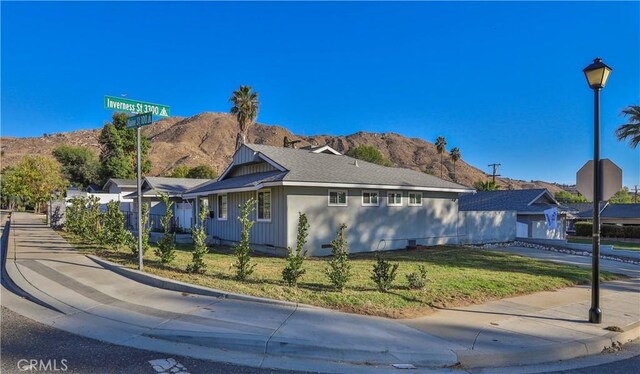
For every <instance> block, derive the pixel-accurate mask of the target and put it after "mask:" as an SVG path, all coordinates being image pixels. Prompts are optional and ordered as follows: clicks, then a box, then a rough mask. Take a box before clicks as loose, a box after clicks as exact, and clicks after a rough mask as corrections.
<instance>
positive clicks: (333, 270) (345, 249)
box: [326, 223, 351, 292]
mask: <svg viewBox="0 0 640 374" xmlns="http://www.w3.org/2000/svg"><path fill="white" fill-rule="evenodd" d="M346 228H347V225H345V224H344V223H343V224H341V225H340V228H339V229H338V232H337V233H336V238H335V239H334V240H333V241H332V242H331V254H332V257H331V259H330V260H329V264H328V266H327V269H326V273H327V276H328V277H329V281H330V282H331V284H333V286H334V287H335V288H336V289H337V290H338V291H340V292H342V290H344V287H345V286H346V284H347V282H349V279H350V278H351V264H350V263H349V255H348V253H349V244H348V243H347V239H346V238H345V235H344V231H345V230H346Z"/></svg>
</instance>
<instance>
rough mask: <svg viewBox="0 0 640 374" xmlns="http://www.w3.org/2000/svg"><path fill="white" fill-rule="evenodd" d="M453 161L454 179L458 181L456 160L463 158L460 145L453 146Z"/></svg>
mask: <svg viewBox="0 0 640 374" xmlns="http://www.w3.org/2000/svg"><path fill="white" fill-rule="evenodd" d="M450 155H451V161H453V180H455V181H457V180H458V178H457V176H456V162H458V161H460V159H461V158H462V154H461V153H460V149H459V148H458V147H453V148H451V154H450Z"/></svg>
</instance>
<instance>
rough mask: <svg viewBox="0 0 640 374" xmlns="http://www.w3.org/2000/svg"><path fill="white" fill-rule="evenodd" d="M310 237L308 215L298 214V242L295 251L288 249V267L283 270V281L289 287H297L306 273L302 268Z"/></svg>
mask: <svg viewBox="0 0 640 374" xmlns="http://www.w3.org/2000/svg"><path fill="white" fill-rule="evenodd" d="M308 236H309V222H308V221H307V215H306V214H304V213H298V237H297V242H296V249H295V251H294V250H293V249H292V248H291V247H289V248H288V249H287V266H286V267H285V268H284V270H282V279H283V280H284V281H285V282H286V283H287V284H288V285H289V286H295V285H296V284H297V283H298V279H300V277H301V276H302V275H304V273H305V269H303V268H302V265H303V264H304V258H305V256H306V255H307V252H306V251H305V250H303V247H304V245H305V244H306V243H307V237H308Z"/></svg>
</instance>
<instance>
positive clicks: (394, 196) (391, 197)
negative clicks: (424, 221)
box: [387, 192, 402, 206]
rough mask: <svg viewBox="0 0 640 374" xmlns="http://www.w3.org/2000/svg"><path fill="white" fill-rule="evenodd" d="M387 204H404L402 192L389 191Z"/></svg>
mask: <svg viewBox="0 0 640 374" xmlns="http://www.w3.org/2000/svg"><path fill="white" fill-rule="evenodd" d="M387 205H389V206H402V192H387Z"/></svg>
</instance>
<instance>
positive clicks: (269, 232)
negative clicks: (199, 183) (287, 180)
mask: <svg viewBox="0 0 640 374" xmlns="http://www.w3.org/2000/svg"><path fill="white" fill-rule="evenodd" d="M266 189H267V188H264V189H261V190H259V191H263V190H266ZM268 189H269V190H271V221H270V222H263V221H258V220H257V212H256V210H254V211H253V212H252V213H251V216H250V217H251V219H252V220H253V221H255V224H254V225H253V227H252V228H251V233H250V241H251V244H252V247H254V249H256V250H260V251H266V252H270V253H274V254H284V253H286V246H287V237H286V234H287V232H286V228H287V207H286V204H287V200H286V198H285V196H284V188H283V187H270V188H268ZM250 198H253V199H257V191H249V192H235V193H228V194H227V207H228V208H227V209H228V210H227V212H228V213H227V220H226V221H225V220H219V219H218V204H217V199H218V197H217V195H215V194H214V195H209V210H213V211H214V214H215V218H213V219H209V220H207V235H208V236H209V237H210V238H219V239H220V240H223V241H225V242H231V243H232V242H238V241H240V231H241V225H240V221H239V220H238V217H239V216H240V208H239V206H240V205H241V204H244V203H245V202H246V201H247V200H249V199H250ZM256 209H257V207H256ZM270 248H272V249H270Z"/></svg>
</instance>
